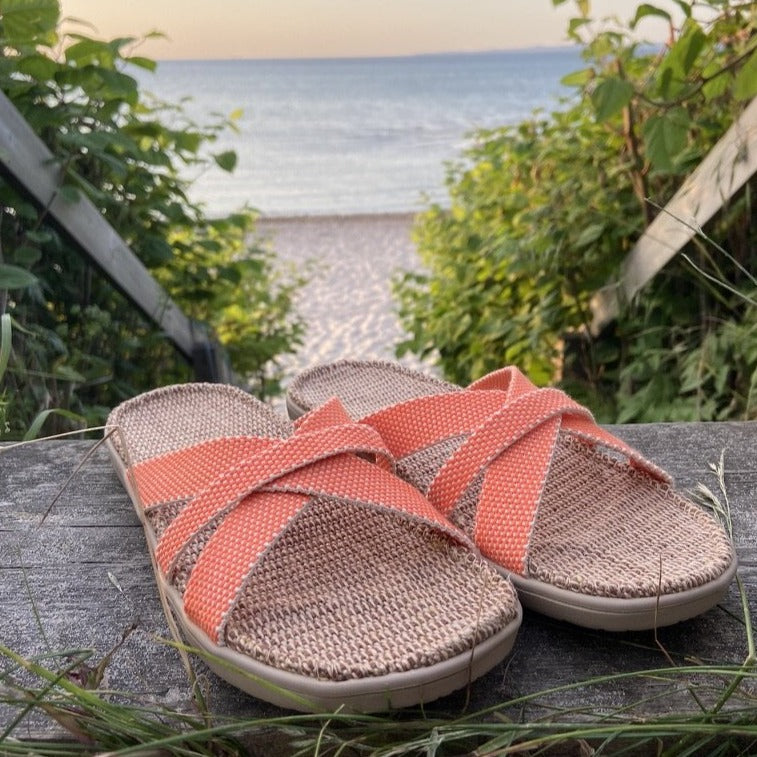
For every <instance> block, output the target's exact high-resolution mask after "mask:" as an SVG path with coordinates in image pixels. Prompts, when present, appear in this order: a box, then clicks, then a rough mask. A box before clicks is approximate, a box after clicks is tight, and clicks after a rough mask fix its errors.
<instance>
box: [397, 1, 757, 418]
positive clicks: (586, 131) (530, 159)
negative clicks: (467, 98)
mask: <svg viewBox="0 0 757 757" xmlns="http://www.w3.org/2000/svg"><path fill="white" fill-rule="evenodd" d="M560 2H561V0H555V3H556V4H559V3H560ZM676 4H677V6H679V7H680V9H681V11H682V14H683V16H684V20H683V23H682V25H681V26H680V27H679V28H675V26H674V24H673V21H672V20H671V19H670V16H669V15H668V14H667V13H666V12H665V11H664V10H662V9H658V8H656V7H654V6H652V5H649V4H643V5H640V6H639V8H638V9H637V11H636V15H635V17H634V19H633V21H631V22H629V23H628V24H626V25H624V24H622V23H621V22H619V21H617V20H615V21H613V22H611V23H609V24H608V23H607V22H605V23H603V24H601V25H599V27H597V25H596V23H595V22H594V21H592V19H591V18H590V17H589V15H588V14H589V3H588V2H587V1H586V0H582V1H581V2H579V3H577V5H578V6H579V10H580V11H581V13H580V15H579V17H577V18H575V19H573V20H572V21H571V22H570V27H569V35H570V36H571V37H572V38H573V39H574V40H575V41H576V42H582V44H583V56H584V59H585V61H586V67H585V68H584V69H583V70H581V71H577V72H574V73H573V74H570V75H568V76H567V77H565V80H564V81H565V83H567V84H569V85H571V86H574V87H575V88H576V95H575V96H574V97H572V98H570V99H568V100H566V101H564V102H563V107H562V109H561V110H558V111H557V112H554V113H552V114H550V115H549V116H546V117H534V118H533V119H531V120H529V121H526V122H524V123H521V124H519V125H516V126H507V127H503V128H500V129H495V130H491V131H480V132H478V133H477V134H476V135H475V141H474V143H473V145H472V147H470V149H469V150H468V151H467V152H466V154H465V155H464V159H463V160H461V161H460V162H458V163H457V164H456V165H454V166H452V167H451V168H450V170H449V172H448V177H447V182H448V191H449V196H450V201H451V202H450V208H449V209H444V208H441V207H439V206H433V207H431V208H429V209H428V210H427V211H425V212H424V213H423V214H422V215H421V216H420V218H419V220H418V222H417V224H416V228H415V236H416V241H417V243H418V248H419V251H420V255H421V258H422V260H423V262H424V263H425V266H426V269H427V273H425V274H421V275H418V274H405V275H404V276H402V277H401V278H400V279H399V280H398V281H397V282H396V292H397V295H398V298H399V303H400V315H401V318H402V320H403V322H404V325H405V327H406V329H407V330H408V331H409V333H410V335H411V337H410V339H409V340H408V341H407V342H405V343H404V344H402V345H400V346H399V348H398V352H399V353H400V354H402V353H403V352H405V351H408V350H411V351H413V352H416V353H418V354H420V355H435V356H436V358H437V360H438V362H439V364H440V365H441V367H442V369H443V371H444V373H445V374H446V376H447V377H448V378H449V379H450V380H453V381H456V382H458V383H467V382H469V381H470V380H472V379H475V378H477V377H479V376H481V375H482V374H484V373H486V372H487V371H489V370H492V369H494V368H497V367H500V366H501V365H503V364H505V363H516V364H518V365H520V366H521V367H522V368H523V369H524V370H525V371H526V372H527V373H528V374H530V376H531V377H532V378H533V379H534V380H535V381H536V382H537V383H542V384H543V383H547V382H551V381H555V380H556V379H558V380H559V379H561V380H562V384H563V385H564V386H565V387H566V388H567V389H568V390H569V391H571V392H572V393H573V394H575V395H577V397H578V398H580V399H581V401H583V402H585V403H586V404H588V405H589V406H590V407H592V408H593V409H594V411H595V413H596V414H597V415H598V417H599V418H601V419H602V420H606V421H618V420H620V421H627V420H645V421H650V420H661V419H687V420H693V419H723V418H730V417H744V416H746V417H755V416H757V397H755V396H754V394H755V393H754V384H755V383H756V382H757V345H756V344H755V321H756V317H755V312H754V297H753V294H754V291H755V281H754V279H753V278H751V276H749V274H748V271H751V270H754V269H755V265H756V264H757V246H756V245H755V237H756V236H757V230H755V228H754V225H753V224H752V223H751V220H752V217H753V214H754V211H753V207H752V204H751V197H752V194H753V192H754V189H755V186H757V183H756V182H755V180H754V179H752V181H751V183H750V184H748V185H747V186H746V187H745V188H744V190H743V191H741V192H740V193H739V194H738V195H737V196H735V197H734V198H733V199H732V200H731V202H730V204H729V205H728V207H726V208H725V209H724V210H723V211H722V212H721V213H719V214H718V216H717V217H716V218H715V219H713V221H712V222H711V223H710V224H709V225H708V227H707V229H706V232H707V234H708V236H709V237H710V238H711V239H712V240H713V241H714V243H715V244H714V245H713V244H710V243H708V242H703V241H702V240H701V239H700V240H695V242H694V243H692V244H691V245H689V246H688V248H687V254H688V259H689V260H690V261H692V263H693V265H692V264H690V263H689V262H687V260H686V258H684V257H682V256H679V257H678V259H676V260H674V261H673V262H671V263H670V264H668V266H667V267H666V268H665V269H664V271H663V272H662V273H661V274H659V275H658V276H657V277H656V278H655V279H654V281H653V282H651V283H650V284H649V285H647V287H646V288H645V289H644V290H643V292H642V293H641V294H640V296H639V297H638V298H637V300H636V301H634V302H633V303H630V304H628V306H627V307H625V309H624V311H623V312H622V313H621V315H620V317H619V318H618V320H617V322H616V323H615V324H614V326H613V327H612V328H610V329H607V330H606V331H605V332H604V333H602V334H601V335H599V336H598V337H594V336H591V334H590V331H589V324H590V322H591V319H592V312H591V298H592V295H593V294H594V293H595V292H596V291H597V289H599V288H600V287H601V286H602V285H604V284H606V283H607V281H608V279H610V278H612V277H616V276H617V272H618V269H619V266H620V263H621V261H622V260H623V258H624V257H625V256H626V254H627V253H628V251H629V250H630V249H631V247H632V246H633V243H634V241H635V240H636V239H637V238H638V237H639V236H640V234H641V233H642V232H643V230H644V228H645V227H646V226H647V225H648V224H649V223H650V222H651V221H652V219H653V218H654V215H655V214H656V212H657V208H656V205H657V206H664V205H665V203H666V202H667V201H668V200H669V199H670V198H671V197H672V195H673V194H674V192H675V191H676V189H677V187H678V186H679V185H680V183H681V181H682V179H683V178H684V177H685V176H687V175H688V174H689V173H690V172H691V171H692V170H693V169H694V168H695V167H696V166H697V164H698V163H699V162H700V161H701V160H702V159H703V158H704V157H705V155H706V154H707V153H708V151H709V150H710V149H711V147H712V146H713V145H714V144H715V143H716V142H717V140H718V139H719V138H720V137H721V136H722V134H723V133H724V132H725V130H726V129H727V127H728V126H729V125H730V124H731V123H732V121H733V120H734V118H735V117H736V116H737V115H738V114H739V113H740V111H741V110H742V108H743V107H744V104H745V101H747V100H748V99H749V98H751V97H753V96H754V95H755V94H757V69H756V66H757V34H756V33H755V32H756V29H757V10H755V6H754V4H744V3H740V2H712V3H696V4H693V3H688V2H684V0H680V1H679V0H677V3H676ZM695 12H696V13H697V14H699V15H700V16H701V17H702V18H704V19H706V20H697V18H695ZM649 15H654V16H658V17H659V16H663V17H665V18H666V19H667V20H668V21H669V23H670V30H671V42H670V44H669V45H668V46H666V47H665V48H664V49H662V50H656V49H650V47H649V46H644V45H641V44H639V43H638V42H637V41H635V40H634V30H635V27H636V26H637V25H641V24H643V23H644V18H645V17H646V16H649ZM650 199H651V200H652V201H653V202H650ZM653 203H654V204H653ZM722 248H726V249H729V250H730V252H731V257H729V256H726V255H725V254H724V253H723V252H722ZM712 279H715V280H717V281H719V282H721V283H722V284H727V286H728V287H730V289H727V288H724V287H723V286H719V285H718V284H716V283H713V281H712ZM750 292H751V295H750ZM726 366H727V367H726Z"/></svg>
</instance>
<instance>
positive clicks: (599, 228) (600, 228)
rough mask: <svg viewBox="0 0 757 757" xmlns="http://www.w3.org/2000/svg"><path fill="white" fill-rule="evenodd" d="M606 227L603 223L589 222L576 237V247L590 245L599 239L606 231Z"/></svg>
mask: <svg viewBox="0 0 757 757" xmlns="http://www.w3.org/2000/svg"><path fill="white" fill-rule="evenodd" d="M604 230H605V227H604V224H601V223H592V224H589V226H587V227H586V228H585V229H584V230H583V231H582V232H581V233H580V234H579V235H578V239H576V247H588V246H589V245H590V244H593V243H594V242H596V241H597V239H599V238H600V237H601V236H602V234H603V233H604Z"/></svg>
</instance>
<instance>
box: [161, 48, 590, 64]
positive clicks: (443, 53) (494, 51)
mask: <svg viewBox="0 0 757 757" xmlns="http://www.w3.org/2000/svg"><path fill="white" fill-rule="evenodd" d="M580 49H581V48H580V46H579V45H577V44H576V43H568V42H566V43H565V44H564V45H529V46H528V47H503V48H491V49H488V50H439V51H434V52H420V53H404V54H402V55H326V56H323V55H318V56H302V57H292V56H284V57H274V56H270V57H259V56H241V55H240V56H235V57H230V58H153V59H152V60H154V61H155V62H156V63H157V64H158V65H160V64H161V63H230V62H235V61H249V62H252V63H256V62H262V63H272V62H277V63H288V62H295V63H302V62H307V61H312V62H325V61H361V60H375V61H382V60H413V59H416V58H435V57H448V56H469V55H471V56H473V55H507V54H508V53H514V54H528V53H535V54H539V53H547V54H549V53H562V52H566V51H567V52H570V51H580Z"/></svg>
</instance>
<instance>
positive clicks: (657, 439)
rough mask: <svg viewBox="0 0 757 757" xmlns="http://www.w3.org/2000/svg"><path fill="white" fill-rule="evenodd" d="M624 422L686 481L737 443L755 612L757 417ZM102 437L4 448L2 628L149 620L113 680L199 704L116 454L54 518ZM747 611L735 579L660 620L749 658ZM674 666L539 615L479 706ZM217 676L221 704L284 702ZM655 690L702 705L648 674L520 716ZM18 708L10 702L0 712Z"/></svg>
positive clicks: (39, 732)
mask: <svg viewBox="0 0 757 757" xmlns="http://www.w3.org/2000/svg"><path fill="white" fill-rule="evenodd" d="M615 431H616V433H618V435H619V436H621V437H623V438H625V439H627V440H628V441H629V442H631V443H632V444H634V445H635V446H637V447H638V448H640V449H641V450H642V451H643V452H645V453H646V454H647V455H649V456H651V457H652V458H653V459H655V460H656V461H658V462H659V463H660V464H662V465H663V466H664V467H666V468H667V469H668V470H670V472H671V473H673V474H674V475H675V476H676V478H677V480H678V483H679V485H680V486H682V487H684V488H691V487H693V486H695V485H696V484H697V483H699V482H702V483H706V484H707V485H708V486H710V488H711V489H713V490H717V481H716V479H715V477H714V475H713V474H712V472H711V470H710V469H709V464H710V463H713V462H716V461H717V460H718V459H719V458H720V455H721V452H724V459H725V468H726V477H725V480H726V485H727V490H728V495H729V499H730V503H731V507H732V513H733V523H734V538H735V543H736V548H737V551H738V553H739V556H740V569H739V571H740V575H741V576H742V579H743V580H744V582H745V584H746V587H747V591H748V595H749V600H750V602H751V605H752V613H753V614H754V613H755V609H757V518H755V506H754V502H755V499H756V495H757V463H756V462H755V461H757V423H722V424H706V423H699V424H651V425H639V426H619V427H615ZM90 445H91V443H90V442H75V441H65V442H43V443H40V444H37V445H34V446H29V447H22V448H17V449H15V450H11V451H8V452H5V453H2V454H0V612H1V613H2V619H3V620H2V623H1V624H0V639H1V640H2V642H3V643H4V644H7V645H8V646H10V647H11V648H13V649H16V650H17V651H19V652H21V653H23V654H25V655H32V654H38V653H41V652H44V651H46V650H61V649H65V648H74V647H79V648H80V647H85V646H86V647H91V648H93V649H95V650H97V653H98V655H103V654H104V653H106V652H107V651H108V650H109V649H110V648H111V647H112V646H114V645H115V644H116V643H117V642H118V640H119V639H120V637H121V634H122V632H123V631H124V629H126V628H129V627H131V626H132V625H135V626H136V630H134V631H133V632H132V633H131V634H130V635H129V637H128V638H127V640H126V642H125V643H124V645H123V646H122V647H121V648H120V649H119V650H118V652H117V653H116V654H115V655H114V657H113V661H112V662H111V664H110V666H109V667H108V670H107V676H106V680H105V685H106V686H108V687H110V688H115V689H122V690H128V691H131V692H134V693H136V694H138V695H140V696H142V697H143V698H145V699H146V700H148V701H154V702H156V703H159V704H162V705H166V706H170V707H188V706H189V701H190V699H189V688H188V685H187V681H186V677H185V674H184V672H183V669H182V667H181V664H180V661H179V659H178V656H177V655H176V653H175V652H174V651H173V650H172V649H170V648H168V647H166V646H165V645H163V644H161V643H160V642H159V641H157V640H156V638H157V637H163V638H165V637H167V636H168V631H167V628H166V624H165V620H164V618H163V615H162V611H161V607H160V602H159V600H158V596H157V592H156V590H155V586H154V580H153V576H152V569H151V566H150V561H149V558H148V555H147V551H146V548H145V545H144V537H143V534H142V530H141V527H140V525H139V521H138V519H137V517H136V515H135V514H134V513H133V511H132V505H131V503H130V501H129V499H128V497H127V496H126V494H125V493H124V492H123V490H122V488H121V486H120V484H119V482H118V479H117V477H116V475H115V473H114V472H113V471H112V469H111V466H110V462H109V460H108V458H107V455H105V453H104V451H102V450H100V451H98V452H97V453H96V454H95V455H94V457H93V458H92V460H90V461H89V462H88V463H87V464H86V465H85V466H84V467H83V468H82V469H81V470H80V471H79V472H78V473H77V474H76V476H75V477H74V478H73V480H72V481H71V484H70V485H69V487H68V488H67V489H66V491H65V492H64V493H63V495H62V496H61V498H60V500H59V501H58V502H57V503H56V505H55V506H54V507H53V509H52V510H51V511H50V513H49V514H48V516H47V518H46V519H45V521H44V523H43V524H42V525H40V520H41V518H42V515H43V514H44V513H45V511H46V510H47V508H48V504H49V502H50V500H51V498H52V497H53V496H54V495H55V493H56V492H57V491H58V489H59V488H60V486H61V485H62V483H63V482H64V481H65V479H66V478H67V477H68V475H69V474H70V473H71V471H72V470H73V469H74V467H75V465H76V463H77V461H78V460H79V459H81V457H82V456H83V455H84V453H85V451H86V450H87V449H88V448H89V446H90ZM116 584H118V586H116ZM740 615H741V610H740V604H739V600H738V596H737V592H736V588H735V586H734V587H732V588H731V592H730V595H729V597H728V599H727V601H726V602H725V603H724V605H723V606H722V607H719V608H716V609H713V610H711V611H710V612H708V613H706V614H705V615H703V616H701V617H699V618H696V619H693V620H691V621H688V622H686V623H681V624H678V625H677V626H673V627H670V628H663V629H660V630H659V632H658V640H659V642H660V644H661V645H662V646H663V647H664V648H665V650H667V652H668V653H669V654H670V656H671V657H672V658H673V659H674V660H675V661H676V663H677V664H682V663H683V662H684V661H685V660H691V659H698V660H703V661H718V662H733V663H737V662H740V661H741V660H743V659H744V657H745V656H746V640H745V637H744V628H743V624H742V623H741V622H740V621H739V617H740ZM1 666H2V663H1V662H0V667H1ZM666 666H668V661H667V659H666V657H665V655H664V654H663V652H662V651H661V649H660V647H659V646H658V645H657V644H656V642H655V637H654V634H653V633H652V632H640V633H626V634H609V633H602V632H594V631H587V630H584V629H579V628H577V627H575V626H571V625H569V624H567V623H560V622H557V621H552V620H550V619H548V618H544V617H542V616H539V615H537V614H534V613H527V614H526V617H525V620H524V624H523V628H522V631H521V633H520V635H519V638H518V641H517V643H516V647H515V650H514V653H513V655H512V656H511V657H510V658H509V659H508V660H506V661H505V662H504V663H503V664H501V665H500V666H498V667H497V668H496V669H494V670H492V671H491V672H490V673H488V674H487V675H486V676H484V677H483V678H482V679H480V680H479V681H477V682H476V683H474V684H473V686H472V689H471V692H470V694H471V701H470V705H469V707H470V708H471V709H474V710H475V709H480V708H483V707H488V706H491V705H494V704H497V703H498V702H502V701H507V700H510V699H512V698H513V697H516V696H520V695H526V694H533V693H535V692H539V691H542V690H544V689H547V688H551V687H556V686H561V685H564V684H570V683H574V682H576V681H582V680H585V679H587V678H589V677H591V676H600V675H607V674H610V673H621V672H629V671H636V670H646V669H653V668H665V667H666ZM199 667H200V669H201V670H204V668H203V666H202V665H201V664H200V666H199ZM207 675H208V681H209V682H210V693H209V697H210V701H211V707H212V710H213V711H214V712H215V713H217V714H219V715H220V714H226V715H244V716H267V715H271V714H274V713H276V714H278V713H280V710H277V708H275V707H273V706H271V705H267V704H265V703H263V702H260V701H258V700H256V699H254V698H252V697H250V696H247V695H245V694H242V693H241V692H239V691H237V690H236V689H234V688H233V687H231V686H229V685H227V684H226V683H224V682H223V681H220V680H219V679H217V678H216V677H215V676H214V675H213V674H211V673H207ZM756 693H757V692H755V691H752V694H753V695H755V694H756ZM700 696H702V697H703V698H704V699H705V700H706V699H707V696H708V695H707V692H704V691H702V692H700ZM644 698H647V700H648V701H646V702H644V704H642V705H639V706H638V707H636V709H634V715H635V716H647V715H654V714H655V713H659V712H671V711H673V710H676V709H685V708H688V709H691V708H692V707H694V703H693V700H692V699H691V696H690V694H689V693H688V691H687V690H686V689H685V687H682V686H679V687H677V688H675V690H671V689H670V687H669V686H668V685H667V684H664V683H663V682H661V681H659V680H653V679H650V678H634V679H631V680H625V681H615V682H612V683H608V684H604V685H602V686H594V687H591V688H582V689H580V690H572V691H566V692H562V693H557V694H554V695H551V696H550V697H548V698H546V699H540V700H539V701H538V702H533V703H530V704H528V705H526V706H525V707H524V708H523V710H522V712H521V711H520V710H518V711H516V712H513V713H511V714H512V715H513V716H517V717H519V718H523V719H534V718H536V717H542V716H544V715H548V714H549V715H554V710H553V708H557V711H558V712H559V711H560V710H564V709H566V708H569V709H571V712H570V713H567V714H563V715H561V716H560V717H563V718H568V719H577V720H580V719H581V714H580V712H576V711H575V708H577V707H579V706H580V707H584V708H587V709H591V710H593V711H596V710H601V711H607V712H609V711H611V710H612V709H614V708H616V707H620V706H627V705H632V704H633V703H635V702H638V701H639V700H641V699H644ZM464 700H465V694H464V693H458V694H455V695H453V696H450V697H447V698H446V699H444V700H442V701H441V702H439V703H437V704H436V705H434V707H433V711H434V712H439V711H441V712H446V713H449V714H456V713H459V711H460V710H461V708H462V707H463V704H464ZM9 716H10V713H9V712H8V711H7V708H6V711H5V712H4V711H3V709H2V706H0V723H1V722H3V721H5V720H7V718H8V717H9ZM25 727H26V730H25V731H22V732H20V733H19V735H22V734H26V735H28V736H30V737H31V736H45V735H48V736H49V735H51V734H53V733H55V732H56V726H55V724H54V723H52V722H50V721H46V720H44V719H42V718H40V717H39V716H36V717H34V718H32V719H30V720H29V722H28V723H27V725H26V726H25Z"/></svg>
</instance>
